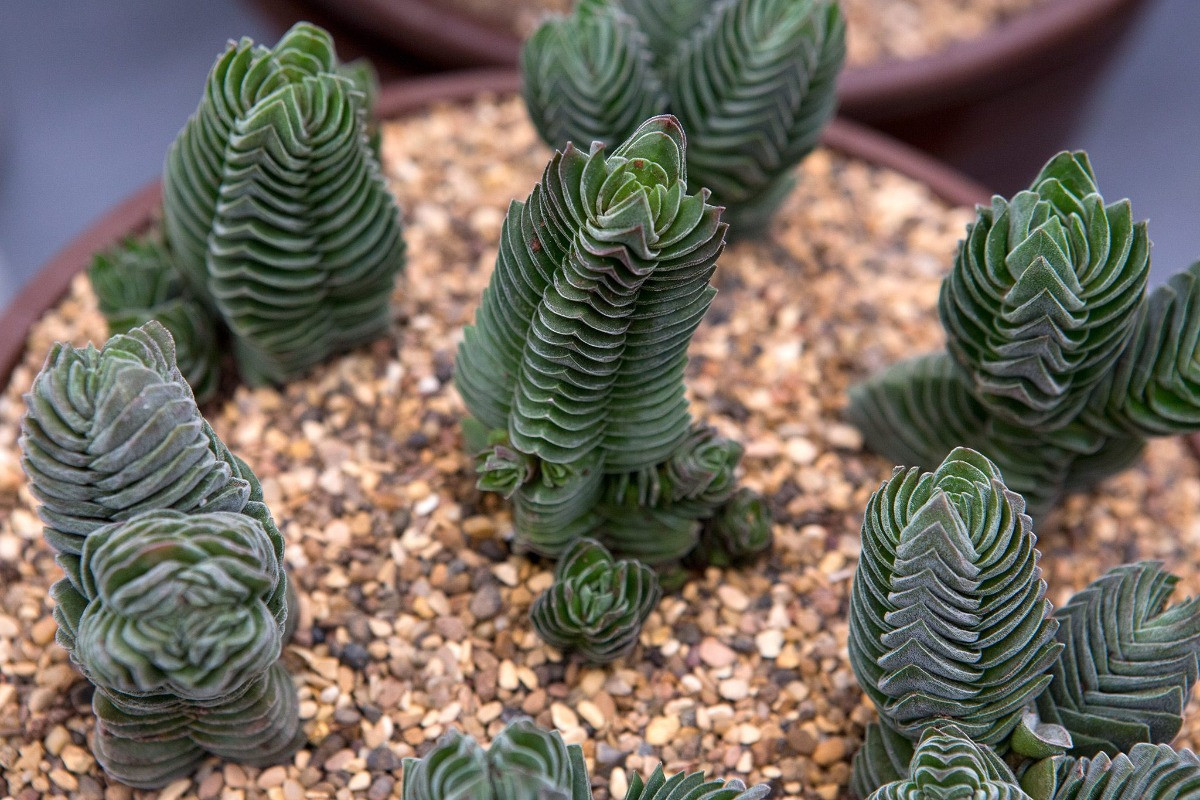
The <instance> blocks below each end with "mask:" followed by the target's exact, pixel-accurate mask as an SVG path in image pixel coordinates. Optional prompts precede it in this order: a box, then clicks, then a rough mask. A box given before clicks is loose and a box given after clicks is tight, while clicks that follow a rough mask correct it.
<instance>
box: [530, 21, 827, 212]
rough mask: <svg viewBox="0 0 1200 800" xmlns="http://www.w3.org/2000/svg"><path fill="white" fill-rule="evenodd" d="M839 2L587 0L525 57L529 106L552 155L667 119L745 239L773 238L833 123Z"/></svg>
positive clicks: (696, 177)
mask: <svg viewBox="0 0 1200 800" xmlns="http://www.w3.org/2000/svg"><path fill="white" fill-rule="evenodd" d="M845 50H846V45H845V22H844V20H843V18H842V15H841V11H840V9H839V6H838V4H837V3H836V2H833V0H719V2H708V0H669V1H667V2H647V1H646V0H584V1H583V2H581V3H579V5H578V6H577V7H576V9H575V12H574V14H573V15H572V16H569V17H566V18H561V17H560V18H551V19H549V20H547V21H546V22H545V23H543V25H542V27H541V28H540V29H539V30H538V31H537V32H536V33H535V34H534V35H533V36H532V37H531V38H530V39H529V40H528V41H527V42H526V43H525V47H524V49H523V50H522V54H521V65H522V73H523V76H524V83H525V99H526V105H527V107H528V109H529V113H530V117H531V118H532V119H533V121H534V125H535V126H536V127H537V129H538V131H539V133H541V135H542V137H543V138H544V139H545V140H546V142H547V143H548V144H549V145H550V146H552V147H562V146H564V145H565V144H566V143H567V142H575V143H577V144H587V143H588V142H592V141H601V142H605V143H609V144H611V143H614V142H619V141H621V140H622V139H624V138H625V137H626V136H627V135H629V132H630V131H631V130H633V127H634V126H635V125H636V124H637V122H638V120H641V119H643V118H645V117H647V116H649V115H650V114H657V113H664V112H670V113H672V114H674V115H676V116H677V117H679V119H680V120H681V121H682V123H683V125H684V127H685V129H686V130H687V131H688V132H689V135H690V136H691V137H692V140H693V146H692V147H691V149H690V150H689V153H688V164H689V169H690V171H691V173H692V174H691V180H692V183H691V186H692V188H693V191H696V190H698V187H702V186H703V187H708V188H709V189H710V190H711V191H712V192H713V195H714V197H715V198H716V201H717V202H718V203H720V204H721V205H723V206H725V207H726V208H728V210H729V211H728V219H729V220H730V221H732V222H733V224H734V231H735V232H736V233H737V234H738V235H742V234H745V233H748V232H750V231H752V230H754V229H756V228H760V227H763V226H764V225H765V224H766V222H767V221H768V220H769V218H770V216H771V215H772V214H773V213H774V211H775V209H776V208H777V207H778V205H779V203H780V202H781V201H782V199H783V197H784V196H785V195H786V194H787V191H788V190H789V189H790V187H791V178H790V175H789V173H790V171H791V169H792V167H793V166H795V165H796V164H797V163H798V162H799V161H800V160H801V159H802V158H803V157H804V156H806V155H807V154H808V153H809V152H810V151H811V150H812V149H813V147H815V146H816V144H817V142H818V140H819V138H820V134H821V130H822V129H823V128H824V126H825V125H826V124H827V123H828V122H829V120H830V119H831V118H832V117H833V113H834V109H835V105H836V96H835V83H836V79H837V74H838V72H839V71H840V69H841V66H842V63H843V61H844V60H845Z"/></svg>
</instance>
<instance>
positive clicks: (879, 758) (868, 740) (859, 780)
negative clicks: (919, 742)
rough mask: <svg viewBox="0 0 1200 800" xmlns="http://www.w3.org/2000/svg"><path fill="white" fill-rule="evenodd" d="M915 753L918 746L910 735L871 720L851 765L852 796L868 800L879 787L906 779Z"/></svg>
mask: <svg viewBox="0 0 1200 800" xmlns="http://www.w3.org/2000/svg"><path fill="white" fill-rule="evenodd" d="M914 752H916V745H915V743H914V742H913V741H912V740H911V739H909V738H908V737H907V736H904V735H903V734H900V733H896V732H895V731H894V730H892V729H891V728H889V727H888V726H886V725H880V724H879V723H878V722H871V723H869V724H868V725H867V729H866V731H865V733H864V734H863V743H862V747H860V748H859V750H858V752H857V753H855V754H854V760H853V761H852V762H851V764H850V786H849V789H850V794H851V796H853V797H856V798H858V800H867V798H868V797H870V796H871V794H873V793H874V792H875V791H876V790H877V789H879V787H881V786H885V785H887V784H889V783H895V782H897V781H900V780H903V779H904V778H907V777H908V765H909V763H910V762H911V761H912V759H913V753H914Z"/></svg>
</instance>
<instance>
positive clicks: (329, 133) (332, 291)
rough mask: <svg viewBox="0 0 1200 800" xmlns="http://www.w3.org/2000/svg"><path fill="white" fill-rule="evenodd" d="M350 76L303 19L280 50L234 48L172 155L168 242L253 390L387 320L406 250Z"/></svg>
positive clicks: (366, 335)
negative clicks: (226, 332)
mask: <svg viewBox="0 0 1200 800" xmlns="http://www.w3.org/2000/svg"><path fill="white" fill-rule="evenodd" d="M352 78H353V80H352ZM352 78H348V77H346V76H345V75H344V74H343V72H342V71H341V69H340V68H339V66H338V65H337V62H336V56H335V55H334V51H333V43H332V40H331V39H330V37H329V35H328V34H327V33H325V32H324V31H322V30H321V29H319V28H316V27H315V26H312V25H308V24H307V23H299V24H297V25H296V26H295V27H293V28H292V29H291V30H290V31H288V33H287V34H285V35H284V37H283V38H282V39H281V40H280V42H279V44H278V45H276V47H275V48H274V49H272V50H268V49H266V48H263V47H257V46H254V45H253V43H252V42H250V41H249V40H242V41H241V42H240V43H238V44H236V45H235V44H231V45H230V47H229V48H228V50H227V51H226V52H225V54H224V55H223V56H221V57H220V58H219V59H218V60H217V63H216V65H215V66H214V67H213V70H212V72H211V73H210V75H209V79H208V85H207V88H206V92H205V95H204V98H203V99H202V101H201V103H200V107H199V108H198V110H197V111H196V114H195V115H194V116H193V117H192V118H191V119H190V120H189V121H188V124H187V126H186V127H185V128H184V130H183V132H182V133H180V135H179V138H178V139H177V140H176V141H175V143H174V144H173V145H172V147H171V150H170V152H169V153H168V156H167V164H166V170H165V173H164V179H163V181H164V183H163V192H164V223H165V226H166V230H167V234H168V238H169V240H170V242H171V243H172V245H173V246H174V247H175V249H176V252H177V256H178V261H179V266H180V268H181V270H182V271H183V274H184V275H185V276H186V277H187V278H188V280H189V283H190V284H191V285H192V287H193V288H194V289H195V291H197V292H198V293H199V295H200V296H201V297H202V298H204V300H205V301H206V302H207V303H208V304H209V305H210V306H211V307H212V308H213V309H214V310H215V311H216V312H217V313H218V314H219V315H220V317H221V318H222V319H223V320H224V322H225V324H226V325H228V327H229V328H230V330H231V331H232V332H233V334H234V344H235V347H234V352H235V355H236V356H237V359H238V365H239V369H240V370H241V371H242V374H243V377H244V378H245V379H246V380H247V381H248V382H250V383H251V384H260V383H264V382H268V381H276V382H278V381H284V380H288V379H290V378H293V377H295V376H297V375H299V374H301V373H303V372H304V371H305V370H307V369H308V368H310V367H312V366H313V365H315V364H317V363H319V362H320V361H322V360H324V359H325V358H327V357H328V356H329V355H331V354H333V353H335V352H338V351H340V350H344V349H346V348H348V347H351V346H353V345H355V344H358V343H360V342H363V341H366V340H369V339H371V338H373V337H375V336H377V335H378V334H379V333H381V332H382V331H383V330H384V328H385V327H386V324H387V321H388V307H387V304H388V299H389V296H390V293H391V288H392V284H393V282H394V279H395V275H396V274H397V273H398V272H399V270H400V269H401V267H402V265H403V253H404V244H403V241H402V239H401V237H400V227H399V213H398V211H397V208H396V205H395V201H394V200H393V198H392V196H391V195H390V193H389V192H388V190H387V187H386V184H385V182H384V180H383V177H382V175H381V174H380V170H379V164H378V162H377V160H376V158H375V155H374V153H373V152H372V150H371V147H370V144H369V142H368V138H367V127H366V110H367V109H366V102H367V101H366V96H365V95H364V94H363V92H361V91H360V90H359V89H358V88H356V84H360V83H361V81H362V80H363V78H362V76H361V75H359V74H358V73H353V74H352Z"/></svg>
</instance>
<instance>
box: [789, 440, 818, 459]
mask: <svg viewBox="0 0 1200 800" xmlns="http://www.w3.org/2000/svg"><path fill="white" fill-rule="evenodd" d="M817 452H818V451H817V446H816V445H815V444H813V443H812V442H810V441H809V440H808V439H805V438H802V437H796V438H794V439H788V441H787V455H788V458H790V459H791V460H792V461H794V462H796V463H797V464H801V465H806V464H811V463H813V462H814V461H816V460H817Z"/></svg>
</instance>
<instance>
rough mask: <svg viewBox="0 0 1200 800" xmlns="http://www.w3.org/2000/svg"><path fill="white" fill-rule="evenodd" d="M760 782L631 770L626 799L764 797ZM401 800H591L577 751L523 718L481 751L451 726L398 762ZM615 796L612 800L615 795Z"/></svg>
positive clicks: (749, 799)
mask: <svg viewBox="0 0 1200 800" xmlns="http://www.w3.org/2000/svg"><path fill="white" fill-rule="evenodd" d="M769 793H770V789H769V788H768V787H767V786H765V785H759V786H755V787H752V788H749V789H747V788H746V785H745V784H744V783H742V782H741V781H738V780H732V781H728V782H726V781H720V780H707V779H706V778H705V777H704V774H703V773H699V772H696V773H692V774H684V773H679V774H676V775H673V776H671V777H670V778H668V777H666V776H665V775H664V774H663V771H662V766H661V765H660V766H659V767H658V768H657V769H656V770H655V771H654V774H653V775H651V776H650V778H649V779H648V780H645V781H644V780H642V778H641V776H639V775H634V776H633V778H632V779H631V780H630V782H629V790H628V792H627V793H626V795H625V800H763V798H766V797H767V795H768V794H769ZM402 797H403V800H510V798H511V799H512V800H517V799H518V798H520V800H525V798H530V800H534V799H535V798H536V800H592V784H591V779H590V778H589V777H588V772H587V765H586V764H585V763H584V759H583V749H582V748H581V747H580V746H579V745H577V744H572V745H568V744H566V743H565V742H564V741H563V739H562V736H561V735H560V734H559V733H558V731H546V730H542V729H541V728H538V727H537V726H536V725H534V724H533V723H532V722H530V721H529V720H517V721H516V722H513V723H510V724H509V725H508V727H506V728H505V729H504V730H503V731H502V732H501V733H500V735H499V736H497V737H496V738H495V740H494V741H493V742H492V745H491V747H489V748H487V750H484V749H483V748H482V747H480V746H479V744H478V743H476V741H475V740H474V739H472V738H470V737H468V736H463V735H461V734H459V733H457V732H456V731H451V732H449V733H447V734H446V735H445V736H443V737H442V738H441V739H440V740H439V741H438V743H437V744H436V745H435V746H434V748H433V749H432V750H430V751H429V752H428V753H426V754H425V756H423V757H422V758H419V759H418V758H408V759H405V760H404V787H403V794H402ZM614 800H616V798H614Z"/></svg>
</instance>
